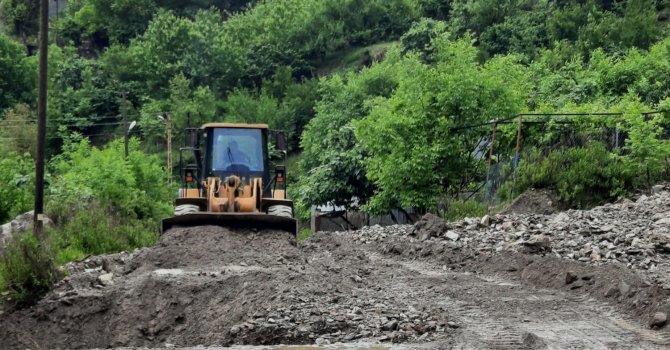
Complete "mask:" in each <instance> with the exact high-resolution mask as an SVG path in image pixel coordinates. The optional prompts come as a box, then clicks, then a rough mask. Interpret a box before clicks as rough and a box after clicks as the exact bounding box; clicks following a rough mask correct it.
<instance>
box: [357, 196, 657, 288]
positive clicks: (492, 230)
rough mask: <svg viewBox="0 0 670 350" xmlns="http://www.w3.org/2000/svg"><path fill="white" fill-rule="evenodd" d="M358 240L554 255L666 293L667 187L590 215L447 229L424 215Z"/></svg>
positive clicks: (497, 220)
mask: <svg viewBox="0 0 670 350" xmlns="http://www.w3.org/2000/svg"><path fill="white" fill-rule="evenodd" d="M659 186H660V187H659ZM438 230H441V231H438ZM357 234H358V237H357V239H358V241H359V242H363V243H370V242H377V241H380V240H383V239H384V237H386V236H393V235H401V236H402V235H407V236H411V237H416V238H417V239H419V240H421V241H426V240H436V241H446V242H449V246H450V247H451V248H452V249H473V250H476V251H479V252H490V253H496V252H497V253H500V252H504V251H516V252H523V253H528V254H539V255H554V256H556V257H559V258H563V259H569V260H574V261H579V262H583V263H588V264H593V265H601V264H610V263H614V264H624V265H625V266H626V267H628V268H630V269H633V270H637V271H644V272H645V273H646V274H648V276H649V277H650V279H651V280H653V281H654V282H656V283H658V284H659V285H661V286H662V287H663V288H664V289H670V191H668V188H667V186H661V185H657V186H656V187H655V188H654V190H653V191H652V194H650V195H641V196H640V197H638V198H637V199H636V200H635V201H631V200H628V199H625V200H622V201H621V202H619V203H610V204H605V205H603V206H599V207H595V208H593V209H590V210H568V211H565V212H560V213H557V214H551V215H541V214H508V215H503V214H498V215H493V216H488V215H487V216H484V217H483V218H465V219H463V220H461V221H457V222H450V223H445V222H444V221H442V220H441V219H440V218H439V217H436V216H434V215H432V214H428V215H426V216H425V217H424V218H422V219H421V220H420V221H419V222H417V223H416V225H414V226H410V225H396V226H390V227H385V228H381V227H379V226H373V227H366V228H363V229H361V230H359V231H357ZM619 289H621V288H619ZM622 294H625V293H622Z"/></svg>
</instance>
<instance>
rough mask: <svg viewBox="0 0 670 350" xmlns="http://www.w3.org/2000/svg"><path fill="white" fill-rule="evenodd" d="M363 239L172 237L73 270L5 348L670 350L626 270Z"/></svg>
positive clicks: (9, 323) (659, 302)
mask: <svg viewBox="0 0 670 350" xmlns="http://www.w3.org/2000/svg"><path fill="white" fill-rule="evenodd" d="M355 234H356V233H355V232H354V233H346V232H343V233H319V234H317V235H315V236H314V237H312V238H311V239H309V240H308V241H306V242H305V243H304V244H301V245H300V246H297V245H296V244H295V243H294V241H293V239H292V237H291V236H290V235H289V234H288V233H282V232H270V231H260V232H254V231H236V232H231V231H229V230H227V229H224V228H220V227H213V226H203V227H195V228H189V229H173V230H171V231H169V232H167V233H166V234H165V235H164V236H163V237H162V239H161V241H160V242H159V243H158V244H157V245H156V246H155V247H152V248H146V249H142V250H139V251H136V252H134V253H132V254H130V253H122V254H115V255H110V256H103V257H95V258H91V259H89V260H88V261H85V262H81V263H75V264H71V265H69V266H68V267H67V268H68V269H69V271H70V272H71V274H70V276H69V277H68V278H66V279H65V280H63V281H62V282H61V283H60V284H59V285H58V286H57V288H56V289H55V290H54V291H53V292H51V293H50V294H49V295H48V296H47V297H45V298H44V299H43V300H42V301H41V302H40V303H39V304H38V305H37V306H35V307H32V308H30V309H25V310H20V311H16V312H14V313H9V314H4V315H2V318H1V319H0V339H2V344H1V346H0V348H2V349H25V348H32V349H42V348H49V349H51V348H58V349H65V348H67V349H71V348H109V347H144V346H146V347H163V346H165V344H174V345H176V346H197V345H200V344H202V345H207V346H211V345H214V346H216V345H219V346H229V345H235V344H251V345H267V344H315V343H316V344H328V343H336V342H344V343H350V342H365V343H366V344H369V343H382V344H403V345H404V346H409V347H410V348H411V347H412V346H413V345H416V347H424V348H425V347H426V346H428V348H440V349H451V348H454V349H544V348H557V349H560V348H578V349H596V348H617V349H637V348H645V349H663V348H667V346H668V345H669V344H670V335H669V332H668V331H667V330H666V329H662V330H659V331H650V330H649V329H648V327H647V326H646V324H645V322H646V318H647V317H648V316H649V315H651V314H653V313H654V312H655V311H657V310H667V307H668V305H667V299H668V294H667V291H664V290H659V289H658V288H655V287H653V286H651V285H648V284H646V283H645V281H644V279H643V278H642V277H640V276H638V275H636V274H634V273H633V272H630V271H628V270H626V269H624V268H620V267H617V266H612V265H608V266H601V267H598V266H590V265H586V264H579V263H573V262H569V261H566V260H560V259H555V258H553V257H551V256H545V257H542V256H536V255H525V254H521V253H511V252H504V253H500V254H489V253H486V254H484V253H481V252H476V251H467V250H455V249H452V248H450V247H449V245H448V244H446V243H443V242H435V241H418V240H416V239H414V238H411V237H409V236H392V237H389V238H388V239H386V240H384V241H382V242H379V243H371V244H360V243H358V242H356V240H355V239H354V236H355ZM568 272H570V273H571V274H570V275H569V276H568V275H567V273H568ZM108 273H112V274H113V278H112V284H109V283H108V282H104V281H105V279H104V276H105V275H108ZM101 280H102V281H101ZM567 281H570V283H567ZM621 282H625V283H626V285H620V283H621ZM577 286H579V287H577ZM626 286H628V287H626ZM612 288H614V289H612ZM426 344H429V345H426Z"/></svg>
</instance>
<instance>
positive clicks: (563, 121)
mask: <svg viewBox="0 0 670 350" xmlns="http://www.w3.org/2000/svg"><path fill="white" fill-rule="evenodd" d="M661 113H667V111H663V110H659V111H650V112H644V113H641V115H642V116H643V117H644V118H645V119H649V118H650V117H651V116H653V115H656V114H661ZM622 122H624V115H623V114H622V113H522V114H518V115H516V116H515V117H512V118H503V119H499V120H493V121H491V122H488V123H484V124H480V125H475V126H473V127H476V128H481V131H482V135H485V134H488V135H487V136H482V141H481V142H480V144H479V145H478V149H476V150H475V153H476V154H478V155H479V157H480V160H485V161H486V162H487V169H486V176H485V180H484V182H483V183H482V184H481V185H477V186H476V190H475V191H473V192H468V193H465V194H460V195H461V197H463V198H465V199H469V198H471V197H474V196H475V195H477V196H478V197H479V199H480V200H482V201H484V202H486V203H489V204H497V203H496V201H497V199H498V198H497V197H498V196H497V194H498V190H499V189H500V188H501V186H503V184H505V183H507V182H508V181H516V175H517V168H518V166H519V164H521V162H522V161H523V158H524V154H525V153H526V151H528V150H531V149H532V150H534V151H537V152H539V153H540V156H541V157H546V156H548V155H549V154H550V153H551V152H553V151H556V150H567V149H571V148H583V147H586V146H588V145H589V144H591V143H594V142H599V143H601V144H603V145H604V146H605V148H606V149H607V150H608V151H612V152H614V151H616V152H618V153H619V154H626V152H627V150H626V149H625V147H624V146H625V145H626V140H627V138H628V133H627V132H626V131H624V130H622V129H621V128H620V125H621V123H622ZM459 129H461V130H462V129H464V128H459ZM662 137H663V138H666V139H670V129H669V128H664V129H663V135H662ZM483 149H485V150H486V153H484V152H482V150H483ZM484 158H485V159H484ZM512 192H513V193H512V195H513V196H514V195H518V194H519V193H514V192H515V186H512Z"/></svg>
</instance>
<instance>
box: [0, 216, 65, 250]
mask: <svg viewBox="0 0 670 350" xmlns="http://www.w3.org/2000/svg"><path fill="white" fill-rule="evenodd" d="M33 218H34V215H33V211H32V210H31V211H29V212H27V213H23V214H20V215H18V216H17V217H16V218H14V220H12V221H10V222H8V223H6V224H4V225H2V226H0V250H1V249H4V247H5V245H6V244H7V242H8V241H9V240H10V239H12V237H15V236H16V235H17V234H21V233H24V232H28V231H31V230H32V229H33V220H34V219H33ZM53 226H54V223H53V221H51V219H49V218H48V217H46V216H45V217H44V227H53Z"/></svg>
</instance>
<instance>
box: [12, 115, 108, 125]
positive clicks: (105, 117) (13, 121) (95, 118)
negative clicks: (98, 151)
mask: <svg viewBox="0 0 670 350" xmlns="http://www.w3.org/2000/svg"><path fill="white" fill-rule="evenodd" d="M120 117H121V116H120V115H106V116H95V117H90V118H88V119H81V118H79V119H77V118H74V119H64V118H61V119H49V120H48V122H77V121H89V120H91V121H98V120H103V119H118V118H120ZM35 122H37V121H36V120H29V121H25V122H23V121H18V120H6V119H3V120H0V124H3V123H12V124H22V123H26V124H27V123H35Z"/></svg>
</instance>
